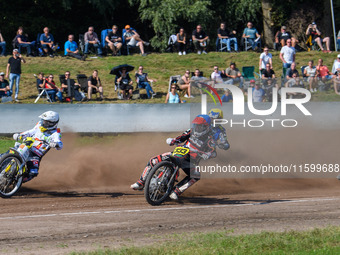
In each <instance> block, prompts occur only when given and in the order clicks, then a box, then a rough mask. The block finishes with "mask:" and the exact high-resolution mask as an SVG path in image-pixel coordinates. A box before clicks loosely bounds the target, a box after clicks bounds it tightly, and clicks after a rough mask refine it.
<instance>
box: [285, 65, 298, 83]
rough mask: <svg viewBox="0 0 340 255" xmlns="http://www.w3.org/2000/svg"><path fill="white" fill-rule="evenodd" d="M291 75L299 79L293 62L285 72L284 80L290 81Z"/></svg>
mask: <svg viewBox="0 0 340 255" xmlns="http://www.w3.org/2000/svg"><path fill="white" fill-rule="evenodd" d="M293 74H296V76H297V77H299V71H298V70H297V69H296V63H295V62H293V63H292V64H291V65H290V68H288V69H287V71H286V80H289V79H292V78H293Z"/></svg>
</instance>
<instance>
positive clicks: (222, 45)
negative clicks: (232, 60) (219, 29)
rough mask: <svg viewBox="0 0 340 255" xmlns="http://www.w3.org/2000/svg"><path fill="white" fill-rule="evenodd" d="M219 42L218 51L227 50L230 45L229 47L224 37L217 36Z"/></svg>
mask: <svg viewBox="0 0 340 255" xmlns="http://www.w3.org/2000/svg"><path fill="white" fill-rule="evenodd" d="M217 43H218V44H219V45H218V51H220V52H223V51H227V49H228V47H227V42H225V41H223V39H220V38H217Z"/></svg>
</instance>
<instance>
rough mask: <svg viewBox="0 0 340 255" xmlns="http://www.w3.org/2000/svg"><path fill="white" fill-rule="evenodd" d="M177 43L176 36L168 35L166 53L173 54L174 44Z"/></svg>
mask: <svg viewBox="0 0 340 255" xmlns="http://www.w3.org/2000/svg"><path fill="white" fill-rule="evenodd" d="M176 42H177V36H176V35H170V37H169V40H168V47H167V48H166V50H165V51H166V52H175V51H176V49H175V43H176Z"/></svg>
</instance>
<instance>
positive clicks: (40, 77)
mask: <svg viewBox="0 0 340 255" xmlns="http://www.w3.org/2000/svg"><path fill="white" fill-rule="evenodd" d="M34 76H35V77H36V75H34ZM44 81H45V77H44V73H41V72H40V73H39V74H38V78H37V88H38V87H39V88H44V86H43V85H44Z"/></svg>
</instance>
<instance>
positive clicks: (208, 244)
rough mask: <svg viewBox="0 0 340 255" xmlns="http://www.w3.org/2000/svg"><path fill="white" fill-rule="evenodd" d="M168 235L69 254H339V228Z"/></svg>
mask: <svg viewBox="0 0 340 255" xmlns="http://www.w3.org/2000/svg"><path fill="white" fill-rule="evenodd" d="M169 238H170V239H171V240H172V241H167V242H165V243H163V244H161V245H156V244H155V245H152V246H146V247H124V248H121V249H117V250H97V251H93V252H88V253H82V252H80V253H76V252H73V253H71V254H72V255H80V254H81V255H85V254H88V255H102V254H105V255H110V254H133V255H136V254H145V255H149V254H306V255H307V254H308V255H309V254H340V227H328V228H324V229H314V230H310V231H301V232H300V231H288V232H283V233H274V232H262V233H260V234H244V235H237V236H235V235H233V234H232V233H231V232H230V231H219V232H211V233H204V234H203V233H201V234H181V235H171V236H169V237H167V239H169Z"/></svg>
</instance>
